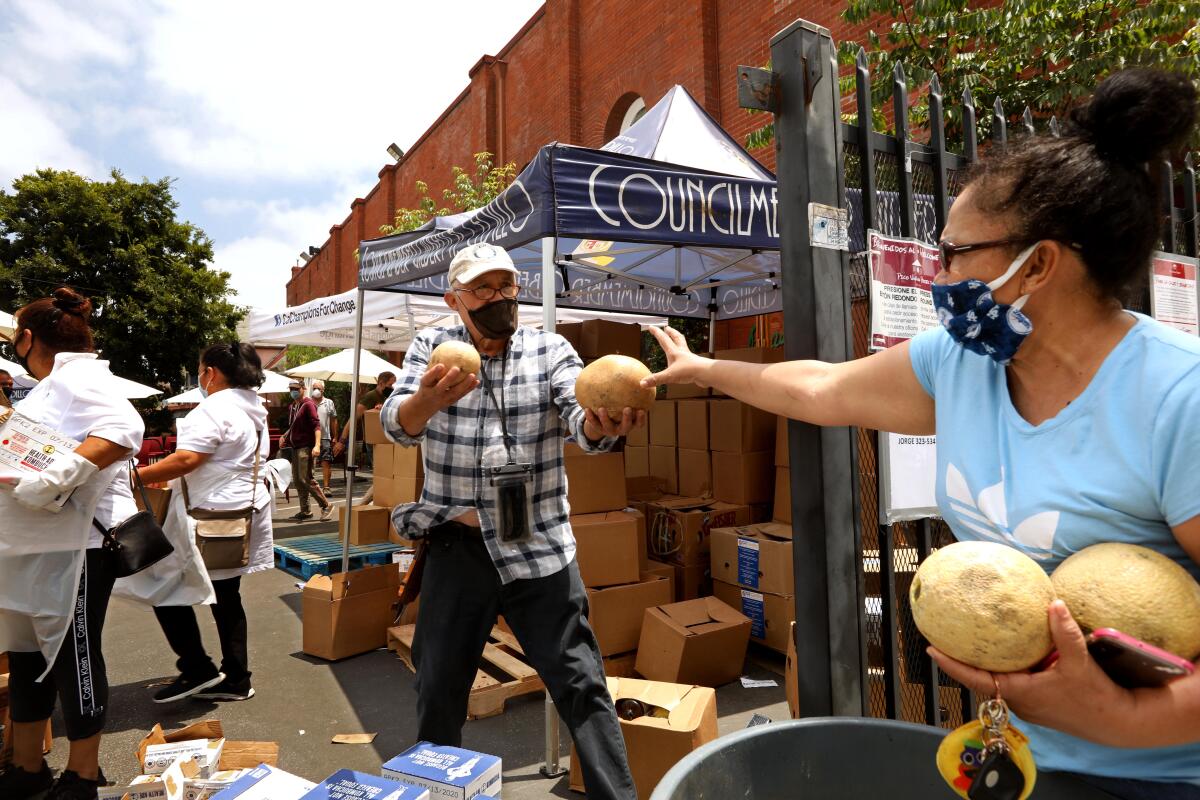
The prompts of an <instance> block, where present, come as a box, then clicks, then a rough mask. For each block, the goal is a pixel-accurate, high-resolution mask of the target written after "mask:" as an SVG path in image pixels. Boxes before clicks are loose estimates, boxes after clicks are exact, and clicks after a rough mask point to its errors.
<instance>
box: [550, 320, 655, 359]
mask: <svg viewBox="0 0 1200 800" xmlns="http://www.w3.org/2000/svg"><path fill="white" fill-rule="evenodd" d="M568 340H569V339H568ZM575 349H576V350H577V351H578V352H579V355H580V357H581V358H582V359H583V360H584V361H591V360H592V359H596V358H600V357H601V356H607V355H622V356H629V357H630V358H637V359H640V358H641V357H642V326H640V325H635V324H632V323H624V322H612V321H610V320H606V319H589V320H584V321H583V322H582V323H580V325H579V341H578V343H577V344H576V345H575Z"/></svg>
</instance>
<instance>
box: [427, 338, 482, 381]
mask: <svg viewBox="0 0 1200 800" xmlns="http://www.w3.org/2000/svg"><path fill="white" fill-rule="evenodd" d="M437 364H445V365H446V371H447V372H449V371H450V369H451V368H452V367H458V368H459V369H460V370H462V373H461V374H460V376H459V381H463V380H465V379H466V377H467V376H468V375H478V374H479V351H477V350H476V349H475V346H474V345H472V344H469V343H467V342H459V341H456V340H453V339H451V340H449V341H445V342H442V343H441V344H439V345H438V346H437V347H435V348H433V352H432V353H430V354H429V366H430V367H431V368H432V367H434V366H435V365H437Z"/></svg>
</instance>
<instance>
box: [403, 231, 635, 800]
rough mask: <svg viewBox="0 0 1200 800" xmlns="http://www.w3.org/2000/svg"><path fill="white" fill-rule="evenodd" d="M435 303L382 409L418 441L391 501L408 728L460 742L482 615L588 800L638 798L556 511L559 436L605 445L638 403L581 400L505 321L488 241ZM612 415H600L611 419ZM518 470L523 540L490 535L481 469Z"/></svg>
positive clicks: (568, 360)
mask: <svg viewBox="0 0 1200 800" xmlns="http://www.w3.org/2000/svg"><path fill="white" fill-rule="evenodd" d="M449 277H450V286H451V290H450V291H449V292H447V293H446V295H445V300H446V304H447V305H448V306H450V308H451V309H453V310H455V311H457V312H458V314H459V317H460V318H461V320H462V323H463V324H462V325H459V326H456V327H453V328H427V329H425V330H423V331H421V332H420V333H419V334H417V336H416V337H415V338H414V339H413V343H412V345H411V346H410V347H409V349H408V353H407V355H406V356H405V359H404V373H403V375H402V376H401V377H400V378H399V380H398V381H397V382H396V388H395V391H394V392H393V393H392V395H391V397H389V398H388V400H387V402H386V403H385V404H384V406H383V410H382V414H381V418H382V422H383V429H384V431H385V432H386V433H387V436H388V438H390V439H391V440H392V441H394V442H396V443H397V444H401V445H409V446H411V445H416V444H418V443H421V444H423V445H424V459H425V488H424V490H423V491H422V493H421V499H420V500H419V501H418V502H416V503H408V504H405V505H402V506H397V507H396V509H395V511H394V512H393V515H392V516H393V521H394V522H395V525H396V529H397V530H398V531H400V532H402V533H403V534H404V535H405V536H409V537H412V538H424V539H425V540H426V546H427V548H428V552H427V556H426V561H425V567H424V576H423V581H422V584H421V587H422V588H421V605H420V610H419V612H418V616H417V629H416V632H415V635H414V638H413V660H414V662H415V663H416V667H417V715H418V725H419V730H418V737H419V738H420V739H421V740H424V741H430V742H434V743H435V744H445V745H459V744H460V743H461V741H462V725H463V722H464V721H465V720H466V716H467V701H468V697H469V694H470V690H471V685H472V682H473V681H474V679H475V671H476V668H477V666H478V664H479V659H480V656H481V655H482V653H483V647H484V644H485V643H486V642H487V638H488V634H489V633H490V631H491V629H492V626H493V625H494V624H495V622H496V615H497V613H500V614H503V615H504V618H505V620H506V621H507V622H508V624H509V626H510V627H511V628H512V630H513V633H515V634H516V636H517V639H518V640H519V641H520V643H521V647H522V648H523V649H524V651H525V655H526V657H527V658H528V659H529V661H530V663H531V664H532V665H533V667H534V668H535V669H536V670H537V671H538V674H539V675H540V676H541V678H542V680H543V681H545V683H546V687H547V689H548V690H549V692H550V696H551V697H552V698H553V699H554V703H555V706H556V707H557V708H558V712H559V714H560V715H561V716H562V718H563V720H564V721H565V722H566V724H567V727H568V728H569V729H570V731H571V735H572V737H573V738H574V740H575V745H576V749H577V750H578V752H579V760H580V764H581V766H582V768H583V775H584V780H585V782H586V783H587V790H588V796H589V797H592V798H620V800H630V799H633V798H636V797H637V794H636V791H635V789H634V786H633V778H632V776H631V775H630V772H629V765H628V761H627V757H626V752H625V742H624V739H623V738H622V736H621V730H620V726H619V723H618V722H617V715H616V711H615V709H614V708H613V702H612V698H611V696H610V695H609V693H608V688H607V684H606V680H605V677H604V662H603V660H602V659H601V656H600V650H599V648H598V647H597V645H596V638H595V635H594V634H593V633H592V629H591V627H590V626H589V625H588V621H587V618H586V616H585V615H586V613H587V594H586V593H585V591H584V588H583V583H582V581H581V580H580V578H579V569H578V567H577V565H576V564H575V539H574V537H573V536H572V535H571V525H570V522H569V521H568V519H567V515H568V513H569V507H568V504H567V480H566V474H565V472H564V468H563V453H562V451H563V439H564V438H565V437H567V436H571V437H572V438H574V440H575V441H576V442H577V443H578V444H579V446H580V448H582V449H583V450H584V451H585V452H604V451H607V450H611V449H612V447H613V445H614V444H616V441H617V439H618V437H620V436H623V435H625V434H626V433H627V432H628V431H629V430H630V429H631V428H632V427H633V426H634V425H635V424H637V425H641V424H644V423H645V412H644V411H639V412H636V413H635V412H633V411H631V410H630V409H628V408H626V409H623V410H620V412H619V413H620V419H619V421H614V420H612V419H611V418H610V415H609V413H608V412H607V411H606V410H604V409H583V408H581V407H580V406H579V403H578V402H577V401H576V399H575V379H576V378H577V377H578V376H579V371H580V369H582V367H583V363H582V362H581V361H580V359H579V356H578V355H577V354H576V353H575V350H574V348H572V347H571V345H570V344H569V343H568V342H567V341H566V340H565V339H563V338H562V337H561V336H558V335H556V334H553V333H545V332H543V331H538V330H534V329H532V328H525V327H518V325H517V301H516V297H517V293H518V292H519V290H520V287H519V286H518V285H517V283H516V280H517V277H518V273H517V270H516V267H514V266H513V262H512V259H511V258H510V257H509V255H508V253H506V252H505V251H504V250H503V249H502V248H499V247H495V246H492V245H488V244H478V245H470V246H468V247H466V248H464V249H463V250H461V251H459V252H458V254H456V255H455V257H454V259H453V260H452V261H451V262H450V276H449ZM452 340H453V341H462V342H469V343H472V344H474V346H475V347H476V349H477V350H478V351H479V354H480V358H481V360H482V365H481V368H480V374H479V375H463V374H461V372H460V370H459V368H458V367H452V368H450V369H447V368H446V367H445V365H443V364H437V365H434V366H433V367H432V368H430V367H428V363H429V356H430V353H431V352H432V351H433V349H434V348H435V347H437V346H438V345H439V344H441V343H442V342H445V341H452ZM617 412H618V410H615V409H614V410H613V413H617ZM511 463H516V464H530V465H532V468H531V470H530V472H531V480H529V481H527V482H525V492H526V496H527V498H528V501H529V502H528V503H527V505H526V506H525V508H526V509H527V513H529V514H530V516H529V520H528V521H529V524H528V528H529V531H528V535H527V536H525V537H522V538H521V539H520V540H518V541H504V538H505V533H506V531H504V530H502V528H503V527H504V524H503V523H502V521H501V519H500V516H499V515H498V514H497V489H496V488H495V487H494V486H493V485H492V484H493V482H492V479H491V478H490V477H489V476H485V475H484V470H485V469H486V468H488V467H497V466H502V465H504V464H511Z"/></svg>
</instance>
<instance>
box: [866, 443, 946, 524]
mask: <svg viewBox="0 0 1200 800" xmlns="http://www.w3.org/2000/svg"><path fill="white" fill-rule="evenodd" d="M879 463H880V464H881V465H882V470H881V473H882V474H881V475H880V476H879V483H880V486H881V489H882V492H881V494H882V498H881V499H882V502H881V503H880V504H879V516H880V521H882V522H884V523H886V524H889V525H890V524H891V523H893V522H903V521H904V520H909V519H925V518H926V517H936V516H938V514H939V511H938V507H937V437H934V436H908V435H903V434H898V433H889V432H887V431H880V433H879Z"/></svg>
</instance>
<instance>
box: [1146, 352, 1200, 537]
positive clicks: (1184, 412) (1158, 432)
mask: <svg viewBox="0 0 1200 800" xmlns="http://www.w3.org/2000/svg"><path fill="white" fill-rule="evenodd" d="M1151 446H1152V448H1153V449H1152V451H1151V459H1152V468H1153V470H1154V480H1155V485H1156V486H1157V487H1158V492H1159V495H1158V496H1159V507H1160V508H1161V510H1162V514H1163V519H1165V520H1166V521H1167V524H1168V525H1170V526H1172V527H1174V526H1176V525H1179V524H1180V523H1183V522H1187V521H1188V520H1189V519H1192V518H1193V517H1195V516H1197V515H1200V492H1197V491H1196V465H1197V464H1198V463H1200V366H1196V367H1193V368H1192V369H1191V370H1190V371H1188V372H1187V373H1186V374H1185V375H1184V376H1183V377H1182V378H1181V379H1180V380H1178V381H1177V382H1176V383H1175V385H1174V386H1172V387H1171V390H1170V391H1169V392H1168V393H1167V396H1166V398H1165V399H1164V400H1163V402H1162V405H1161V406H1159V409H1158V413H1157V414H1155V417H1154V428H1153V434H1152V442H1151Z"/></svg>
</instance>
